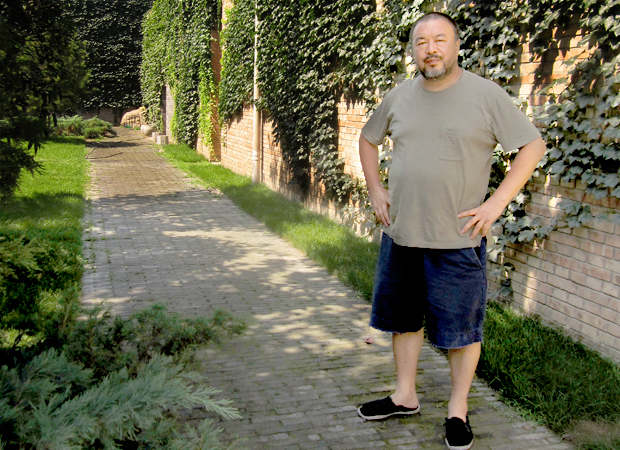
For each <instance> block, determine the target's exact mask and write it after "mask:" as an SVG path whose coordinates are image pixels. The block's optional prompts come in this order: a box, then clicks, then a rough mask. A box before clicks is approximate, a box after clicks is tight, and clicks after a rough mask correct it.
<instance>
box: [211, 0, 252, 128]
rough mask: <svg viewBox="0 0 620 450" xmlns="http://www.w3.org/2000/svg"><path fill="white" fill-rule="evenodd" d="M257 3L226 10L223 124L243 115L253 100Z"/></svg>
mask: <svg viewBox="0 0 620 450" xmlns="http://www.w3.org/2000/svg"><path fill="white" fill-rule="evenodd" d="M254 4H255V0H236V1H235V4H234V7H233V8H231V9H229V10H227V11H226V14H225V17H226V22H225V23H223V27H222V28H223V30H222V48H223V49H224V51H223V54H222V82H221V83H220V86H219V116H220V120H221V122H222V124H224V123H226V122H228V121H230V120H232V118H233V117H234V116H235V115H238V114H240V113H241V112H242V110H243V106H244V105H245V104H249V103H250V101H251V100H252V93H253V89H254V88H253V85H254V84H253V80H254V34H255V33H254V11H255V10H254Z"/></svg>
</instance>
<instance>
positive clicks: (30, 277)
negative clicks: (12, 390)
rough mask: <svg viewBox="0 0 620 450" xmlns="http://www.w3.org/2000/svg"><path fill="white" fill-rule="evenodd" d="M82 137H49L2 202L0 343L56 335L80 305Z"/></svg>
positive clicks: (10, 344)
mask: <svg viewBox="0 0 620 450" xmlns="http://www.w3.org/2000/svg"><path fill="white" fill-rule="evenodd" d="M85 155H86V147H85V144H84V139H82V138H69V137H63V138H52V139H51V140H50V141H48V142H46V143H45V144H44V146H43V148H41V149H40V150H39V152H38V154H37V156H36V158H37V160H38V161H39V162H41V163H42V164H43V173H42V174H37V175H34V176H32V175H30V174H29V173H24V174H23V175H22V179H21V183H20V185H19V190H18V191H17V192H16V195H15V198H14V199H13V200H12V201H11V203H9V204H7V205H2V207H1V208H0V260H2V262H3V264H2V265H0V347H3V348H7V347H13V346H15V347H21V346H30V345H32V344H34V343H35V342H37V341H39V340H41V339H44V338H45V337H46V336H48V337H50V336H57V335H58V331H60V330H59V327H64V326H66V325H67V324H68V323H69V322H70V318H71V317H73V316H74V315H75V314H76V312H77V310H78V308H79V290H80V280H81V276H82V272H83V260H82V229H83V223H82V218H83V214H84V204H85V203H84V194H85V190H86V187H87V181H88V172H87V169H88V161H87V160H86V159H85Z"/></svg>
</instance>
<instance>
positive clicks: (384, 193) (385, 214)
mask: <svg viewBox="0 0 620 450" xmlns="http://www.w3.org/2000/svg"><path fill="white" fill-rule="evenodd" d="M368 195H369V196H370V203H371V205H372V208H373V209H374V211H375V215H376V216H377V219H379V222H381V223H382V224H383V225H384V226H385V227H389V226H390V225H391V224H392V221H391V220H390V193H389V191H388V190H387V189H386V188H384V187H383V186H377V187H375V188H373V189H370V188H369V189H368Z"/></svg>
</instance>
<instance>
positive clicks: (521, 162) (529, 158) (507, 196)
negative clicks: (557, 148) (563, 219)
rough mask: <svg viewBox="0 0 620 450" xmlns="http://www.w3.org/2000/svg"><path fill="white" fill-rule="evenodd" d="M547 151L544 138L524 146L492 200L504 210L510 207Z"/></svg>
mask: <svg viewBox="0 0 620 450" xmlns="http://www.w3.org/2000/svg"><path fill="white" fill-rule="evenodd" d="M546 150H547V147H546V146H545V142H544V141H543V140H542V138H538V139H536V140H535V141H532V142H530V143H529V144H527V145H525V146H523V147H522V148H521V149H520V150H519V153H517V157H516V158H515V160H514V161H513V163H512V165H511V167H510V170H509V171H508V173H507V174H506V177H505V178H504V181H502V183H501V184H500V185H499V187H498V188H497V190H496V191H495V192H494V193H493V196H492V197H491V198H493V200H494V201H497V202H498V203H499V204H500V205H502V206H503V208H505V207H506V206H508V204H509V203H510V201H511V200H512V199H513V198H514V196H515V195H517V193H518V192H519V190H520V189H521V188H522V187H523V186H525V183H527V181H528V180H529V179H530V177H531V176H532V173H534V170H536V166H537V165H538V163H539V161H540V160H541V158H542V157H543V156H544V154H545V151H546Z"/></svg>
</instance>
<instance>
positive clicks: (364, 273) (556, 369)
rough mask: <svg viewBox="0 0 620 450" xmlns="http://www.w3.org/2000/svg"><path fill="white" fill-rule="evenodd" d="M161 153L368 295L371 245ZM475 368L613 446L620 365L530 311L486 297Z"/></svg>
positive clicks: (599, 446) (567, 430)
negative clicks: (523, 313)
mask: <svg viewBox="0 0 620 450" xmlns="http://www.w3.org/2000/svg"><path fill="white" fill-rule="evenodd" d="M164 155H165V156H166V157H167V158H168V159H170V160H171V161H172V162H173V163H175V164H176V165H177V166H178V167H179V168H181V169H182V170H184V171H185V172H187V173H189V174H192V175H194V176H195V177H197V178H198V180H199V181H200V182H201V183H202V184H203V185H204V186H206V187H212V188H217V189H219V190H221V191H222V192H223V193H224V194H226V195H227V196H228V197H229V198H230V199H231V200H233V201H234V202H235V203H236V204H237V205H239V207H240V208H241V209H242V210H244V211H246V212H247V213H249V214H251V215H253V216H254V217H256V218H257V219H259V220H261V221H262V222H264V223H265V224H266V225H267V226H268V227H269V228H270V229H271V230H273V231H274V232H276V233H278V234H279V235H281V236H282V237H284V238H285V239H287V240H288V241H290V242H291V243H292V244H293V245H295V246H296V247H297V248H299V249H301V250H303V251H304V252H306V254H307V255H308V256H309V257H310V258H312V259H313V260H315V261H316V262H318V263H319V264H321V265H322V266H324V267H325V268H327V269H328V270H329V271H330V272H331V273H335V274H336V275H338V277H339V278H340V279H341V280H342V281H343V282H345V283H346V284H348V285H350V286H352V287H353V288H355V289H357V290H358V291H359V292H360V294H361V295H362V296H364V297H365V298H367V299H369V298H370V297H371V292H372V279H373V275H374V267H375V264H376V260H377V254H378V246H377V245H376V244H372V243H369V242H368V241H367V240H366V239H363V238H359V237H356V236H355V235H354V234H353V233H352V232H351V231H350V230H349V229H348V228H346V227H344V226H341V225H338V224H336V223H335V222H333V221H331V220H329V219H327V218H325V217H323V216H320V215H317V214H314V213H312V212H309V211H307V210H305V209H304V208H303V207H302V206H301V205H300V204H299V203H297V202H294V201H291V200H288V199H286V198H285V197H284V196H282V195H280V194H277V193H275V192H272V191H270V190H269V189H268V188H267V187H266V186H264V185H252V183H251V180H250V178H248V177H244V176H240V175H236V174H234V173H233V172H231V171H230V170H228V169H225V168H223V167H221V166H218V165H214V164H211V163H209V162H208V161H206V160H205V159H204V158H203V157H202V156H201V155H198V154H197V153H196V152H195V151H194V150H192V149H191V148H189V147H187V146H183V145H169V146H165V147H164ZM478 375H479V376H480V377H481V378H483V379H485V380H487V381H488V382H489V384H490V385H491V386H492V387H493V388H495V389H497V390H498V391H499V392H500V394H501V396H502V397H503V399H504V400H505V401H506V402H508V403H510V404H512V405H513V406H515V407H517V409H519V410H520V411H521V412H522V413H524V414H525V415H527V416H528V417H530V418H532V419H534V420H537V421H538V422H540V423H542V424H544V425H546V426H547V427H549V428H550V429H552V430H553V431H555V432H557V433H560V434H566V436H567V438H568V439H570V440H571V441H573V442H574V443H575V444H576V445H577V446H578V447H579V448H581V449H584V450H620V432H619V431H618V430H620V406H619V405H620V370H619V368H618V366H616V365H615V364H613V363H612V362H611V361H609V360H606V359H604V358H602V357H601V356H600V355H599V354H598V353H596V352H594V351H591V350H589V349H587V348H586V347H585V346H583V345H581V344H580V343H576V342H574V341H573V340H572V339H570V338H568V337H566V336H565V335H564V334H562V333H561V332H559V331H557V330H554V329H551V328H549V327H546V326H544V325H543V324H541V323H540V321H539V320H537V319H536V318H531V317H523V316H521V315H519V314H517V313H515V312H514V311H512V310H511V309H509V308H506V307H504V306H501V305H499V304H497V303H493V304H490V305H489V308H488V312H487V320H486V324H485V342H484V345H483V354H482V357H481V361H480V364H479V367H478Z"/></svg>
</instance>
